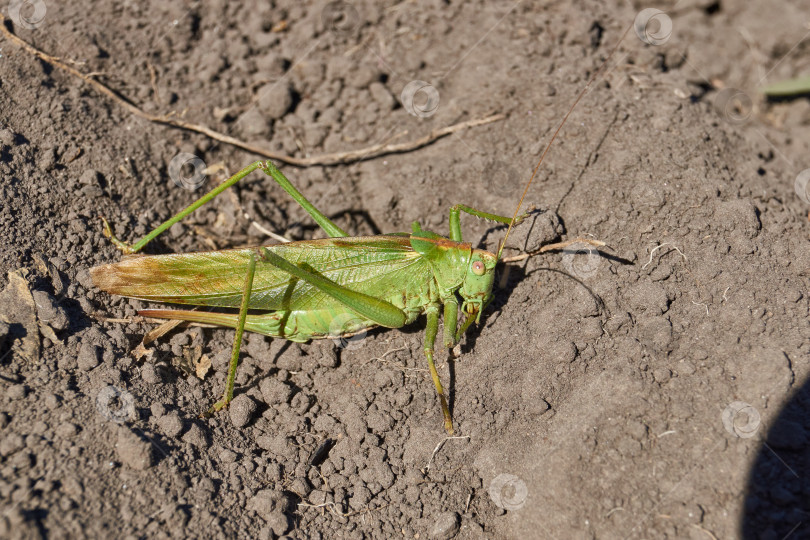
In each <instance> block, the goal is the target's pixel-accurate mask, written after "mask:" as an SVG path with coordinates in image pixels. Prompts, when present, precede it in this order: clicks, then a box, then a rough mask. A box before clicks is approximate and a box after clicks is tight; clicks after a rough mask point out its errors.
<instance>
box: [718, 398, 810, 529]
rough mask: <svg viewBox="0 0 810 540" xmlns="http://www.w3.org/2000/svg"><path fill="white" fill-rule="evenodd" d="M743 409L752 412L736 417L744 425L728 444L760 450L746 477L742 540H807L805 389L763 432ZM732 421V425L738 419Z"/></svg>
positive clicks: (808, 407) (809, 416)
mask: <svg viewBox="0 0 810 540" xmlns="http://www.w3.org/2000/svg"><path fill="white" fill-rule="evenodd" d="M743 405H747V404H743ZM747 408H749V409H752V410H745V409H741V410H740V411H739V412H741V413H743V414H744V415H746V416H747V419H743V420H745V422H746V424H747V425H746V426H743V429H741V430H739V431H737V429H736V428H734V429H733V431H734V433H733V434H734V435H736V438H735V439H732V440H730V441H729V445H732V444H757V445H758V446H759V450H758V452H757V457H756V460H755V461H754V463H753V465H752V467H751V470H750V471H749V476H748V485H747V490H746V494H745V503H744V507H743V515H742V519H741V524H740V529H741V532H742V534H741V538H744V539H746V540H748V539H752V540H753V539H755V538H807V537H808V535H810V525H808V519H807V517H808V515H810V500H809V499H808V498H807V485H808V483H809V482H810V478H808V466H807V455H808V449H810V437H809V436H808V433H810V383H805V384H804V386H802V387H801V389H800V390H799V391H798V392H796V393H795V394H794V395H793V397H792V398H791V399H790V401H788V402H787V403H786V404H785V406H784V407H783V408H782V410H781V411H780V412H779V414H778V415H777V417H776V419H775V421H773V424H772V425H770V426H769V427H770V429H768V430H767V432H765V429H766V427H765V426H763V425H761V424H760V417H759V414H758V413H754V414H747V413H749V412H754V410H753V407H751V406H750V405H748V406H747ZM734 416H739V414H735V415H734ZM732 420H735V423H736V420H737V418H732ZM745 428H748V429H747V430H746V429H745ZM727 429H728V427H727ZM746 439H748V440H746Z"/></svg>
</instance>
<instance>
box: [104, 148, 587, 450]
mask: <svg viewBox="0 0 810 540" xmlns="http://www.w3.org/2000/svg"><path fill="white" fill-rule="evenodd" d="M257 169H258V170H261V171H263V172H264V173H266V174H267V175H269V176H270V177H271V178H273V179H274V180H275V181H276V182H277V183H278V184H279V185H280V186H281V187H282V188H283V189H284V190H285V191H286V192H287V193H288V194H289V195H290V196H291V197H292V198H293V199H294V200H295V201H296V202H298V203H299V204H300V205H301V206H302V207H303V208H304V209H305V210H306V211H307V212H308V213H309V215H310V216H312V218H313V219H314V220H315V221H316V223H318V225H320V227H321V228H322V229H323V230H324V231H325V232H326V234H327V235H328V236H329V238H324V239H319V240H303V241H298V242H288V243H282V244H276V245H271V246H260V247H255V248H244V249H230V250H220V251H206V252H197V253H183V254H170V255H152V256H144V257H127V258H125V259H124V260H122V261H121V262H118V263H114V264H105V265H101V266H96V267H94V268H92V269H90V274H91V276H92V278H93V283H94V284H95V285H96V286H97V287H98V288H100V289H102V290H104V291H107V292H108V293H111V294H116V295H119V296H126V297H130V298H138V299H141V300H150V301H156V302H172V303H177V304H191V305H197V306H211V307H220V308H239V312H238V313H219V312H206V311H184V310H162V309H147V310H141V311H139V312H138V313H139V315H143V316H146V317H154V318H164V319H174V320H182V321H191V322H197V323H206V324H214V325H219V326H226V327H230V328H235V329H236V337H235V339H234V346H233V351H232V355H231V363H230V367H229V370H228V378H227V383H226V389H225V394H224V395H223V397H222V399H221V400H220V401H218V402H217V403H216V404H215V405H214V406H213V407H212V409H211V412H213V411H217V410H220V409H222V408H223V407H225V406H227V405H228V403H229V402H230V401H231V399H232V398H233V389H234V378H235V376H236V367H237V363H238V358H239V350H240V347H241V341H242V334H243V332H244V330H248V331H250V332H257V333H260V334H264V335H266V336H271V337H278V338H284V339H288V340H290V341H296V342H305V341H308V340H310V339H318V338H335V337H345V336H351V335H354V334H356V333H358V332H361V331H364V330H366V329H368V328H372V327H375V326H383V327H386V328H400V327H402V326H405V325H407V324H411V323H413V322H414V321H416V319H417V318H418V317H419V316H420V315H422V314H424V315H426V317H427V328H426V331H425V340H424V350H425V356H426V357H427V361H428V367H429V368H430V374H431V377H432V378H433V384H434V385H435V387H436V392H437V393H438V396H439V400H440V402H441V408H442V414H443V415H444V427H445V429H446V430H447V432H448V433H450V434H452V433H453V422H452V418H451V415H450V410H449V408H448V406H447V399H446V398H445V393H444V389H443V388H442V383H441V381H440V379H439V374H438V372H437V371H436V366H435V363H434V360H433V356H434V354H433V353H434V344H435V341H436V337H437V335H438V328H439V314H440V312H442V311H443V312H444V313H443V316H444V331H443V340H442V342H443V345H444V347H446V348H448V349H452V348H453V347H455V345H456V344H457V343H458V342H459V340H460V339H461V337H462V335H463V334H464V332H465V331H466V330H467V328H468V327H469V326H470V325H471V324H472V323H473V322H477V321H479V320H480V318H481V313H482V311H483V309H484V308H485V307H486V306H487V304H489V302H490V301H491V300H492V297H493V295H492V285H493V281H494V277H495V266H496V264H497V263H498V260H499V258H500V252H501V249H502V246H501V249H499V252H498V255H495V254H493V253H490V252H488V251H483V250H480V249H473V247H472V245H471V244H469V243H465V242H463V241H462V237H461V223H460V215H461V212H465V213H467V214H470V215H473V216H476V217H479V218H483V219H486V220H490V221H494V222H497V223H503V224H509V225H510V228H511V225H513V224H514V223H516V222H517V221H519V220H520V218H518V219H515V217H512V218H509V217H505V216H499V215H495V214H490V213H487V212H481V211H479V210H475V209H473V208H470V207H468V206H463V205H456V206H453V207H452V208H451V209H450V235H449V238H445V237H443V236H440V235H438V234H436V233H432V232H429V231H425V230H422V228H421V227H420V226H419V224H418V223H414V224H413V231H412V232H411V233H395V234H386V235H378V236H357V237H350V236H348V234H346V232H345V231H343V230H342V229H341V228H340V227H338V226H337V225H335V224H334V223H333V222H332V221H331V220H329V218H327V217H326V216H325V215H324V214H323V213H321V212H320V211H319V210H318V209H317V208H315V207H314V206H313V205H312V204H311V203H310V202H309V201H308V200H307V199H306V198H305V197H304V196H303V195H302V194H301V193H300V192H299V191H298V190H297V189H296V188H295V187H294V186H293V185H292V183H290V181H289V180H288V179H287V178H286V177H285V176H284V175H283V174H282V173H281V171H279V170H278V169H277V168H276V167H275V166H274V165H273V164H272V163H271V162H269V161H266V162H262V161H258V162H256V163H253V164H251V165H249V166H248V167H246V168H244V169H242V170H241V171H239V172H238V173H237V174H235V175H234V176H232V177H231V178H229V179H228V180H226V181H225V182H223V183H222V184H220V185H219V186H217V187H216V188H214V189H213V190H211V191H210V192H209V193H207V194H206V195H204V196H203V197H202V198H200V199H199V200H197V201H196V202H195V203H193V204H192V205H191V206H189V207H188V208H186V209H185V210H183V211H182V212H180V213H178V214H177V215H175V216H174V217H172V218H171V219H169V220H167V221H166V222H165V223H163V224H162V225H160V226H159V227H157V228H156V229H155V230H154V231H152V232H151V233H149V234H148V235H147V236H145V237H144V238H143V239H142V240H140V241H139V242H137V243H136V244H134V245H128V244H125V243H124V242H122V241H120V240H118V239H117V238H116V237H115V236H114V235H113V234H112V231H111V229H110V226H109V224H108V223H107V222H106V221H104V233H105V235H106V236H108V237H109V238H110V239H111V240H112V242H113V243H114V244H115V245H116V246H118V247H119V248H120V249H121V250H122V251H123V252H124V253H129V254H131V253H137V252H138V251H140V250H141V249H142V248H143V247H144V246H145V245H146V244H148V243H149V242H150V241H151V240H153V239H154V238H155V237H156V236H158V235H159V234H160V233H162V232H163V231H165V230H166V229H168V228H169V227H171V226H172V225H174V224H175V223H177V222H178V221H180V220H181V219H183V218H184V217H185V216H187V215H188V214H190V213H191V212H193V211H194V210H196V209H197V208H199V207H200V206H202V205H203V204H205V203H206V202H208V201H210V200H211V199H213V198H214V197H216V196H217V195H218V194H219V193H221V192H222V191H224V190H225V189H227V188H228V187H230V186H232V185H233V184H235V183H236V182H238V181H239V180H241V179H242V178H244V177H245V176H247V175H248V174H250V173H251V172H253V171H255V170H257ZM521 217H522V216H521ZM507 234H508V233H507ZM504 240H505V239H504ZM578 241H586V242H588V240H582V239H577V240H573V241H569V242H564V243H561V244H553V245H550V246H545V247H544V249H543V251H547V250H549V249H560V248H563V247H565V246H567V245H570V244H571V243H574V242H578ZM590 242H591V243H595V242H593V241H590ZM595 244H597V245H602V244H601V243H595ZM459 297H460V298H461V300H462V302H461V305H459V301H458V298H459ZM459 308H460V310H461V312H462V313H463V315H464V320H463V322H462V323H461V325H459V324H458V313H459ZM248 310H261V311H262V312H263V313H249V312H248ZM347 318H348V320H347ZM335 320H341V321H343V322H342V323H341V324H340V325H339V328H335V325H334V321H335Z"/></svg>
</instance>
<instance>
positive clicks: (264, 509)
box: [248, 489, 290, 536]
mask: <svg viewBox="0 0 810 540" xmlns="http://www.w3.org/2000/svg"><path fill="white" fill-rule="evenodd" d="M284 505H285V502H284V497H283V495H281V494H278V493H276V492H274V491H272V490H269V489H263V490H261V491H259V492H258V493H256V495H254V496H253V498H251V499H250V501H248V508H249V509H250V510H253V511H255V512H256V513H257V514H259V516H261V518H262V519H264V521H265V522H267V525H268V526H269V527H270V528H271V529H272V530H273V533H274V534H275V535H276V536H281V535H283V534H284V533H286V532H287V531H288V530H289V529H290V522H289V519H288V518H287V516H286V515H285V514H284Z"/></svg>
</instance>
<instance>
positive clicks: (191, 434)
mask: <svg viewBox="0 0 810 540" xmlns="http://www.w3.org/2000/svg"><path fill="white" fill-rule="evenodd" d="M183 442H185V443H188V444H190V445H193V446H198V447H201V448H202V447H205V446H208V439H207V438H206V436H205V433H204V432H203V430H202V429H201V428H200V426H198V425H197V424H191V426H190V427H189V428H188V431H187V432H186V434H185V435H183Z"/></svg>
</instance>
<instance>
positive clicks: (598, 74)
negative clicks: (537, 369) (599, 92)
mask: <svg viewBox="0 0 810 540" xmlns="http://www.w3.org/2000/svg"><path fill="white" fill-rule="evenodd" d="M632 28H633V25H632V24H631V25H630V26H629V27H628V28H627V30H625V31H624V34H622V37H621V39H619V42H618V43H616V45H615V46H614V47H613V50H612V51H610V54H609V55H608V57H607V58H606V59H605V61H604V62H602V65H601V66H600V67H599V69H598V70H596V73H594V74H593V76H592V77H591V79H590V80H589V81H588V84H586V85H585V88H583V89H582V91H581V92H580V93H579V95H578V96H577V99H575V100H574V103H573V104H572V105H571V108H570V109H568V112H567V113H565V116H564V117H563V119H562V122H560V125H559V126H557V129H556V130H555V131H554V135H552V136H551V140H549V141H548V144H547V145H546V149H545V150H543V154H542V155H541V156H540V161H538V162H537V165H536V166H535V167H534V170H533V171H532V175H531V177H529V182H528V183H527V184H526V187H525V188H524V189H523V194H522V195H521V196H520V201H518V205H517V208H515V213H514V215H512V221H510V222H509V228H508V229H506V235H505V236H504V237H503V242H501V245H500V247H498V256H497V259H498V260H500V259H501V252H502V251H503V247H504V246H505V245H506V239H507V238H509V233H510V232H512V227H513V226H514V225H515V220H516V219H517V216H518V212H520V207H521V206H522V205H523V199H524V198H525V197H526V194H527V193H528V192H529V188H530V187H531V186H532V182H534V177H535V176H537V171H538V170H540V165H541V164H542V163H543V160H544V159H545V157H546V154H547V153H548V151H549V149H550V148H551V145H552V144H553V143H554V139H556V138H557V135H558V134H559V133H560V130H561V129H562V127H563V126H564V125H565V122H566V121H568V117H569V116H571V113H572V112H574V109H575V108H576V106H577V103H579V100H580V99H582V96H584V95H585V93H586V92H587V91H588V89H589V88H590V87H591V85H592V84H593V83H594V82H595V81H596V80H597V79H598V78H599V76H600V75H601V74H602V72H603V71H604V70H605V66H607V65H608V62H610V59H611V58H613V55H614V54H615V53H616V51H617V50H619V45H621V44H622V41H624V38H625V36H627V33H628V32H629V31H630V30H631V29H632Z"/></svg>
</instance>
